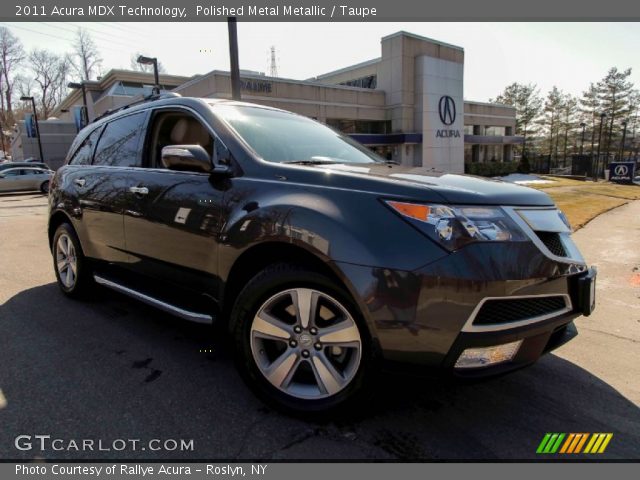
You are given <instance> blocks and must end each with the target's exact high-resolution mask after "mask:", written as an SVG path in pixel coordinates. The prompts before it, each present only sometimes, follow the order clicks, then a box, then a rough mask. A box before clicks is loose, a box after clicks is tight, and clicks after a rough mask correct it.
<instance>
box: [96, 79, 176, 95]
mask: <svg viewBox="0 0 640 480" xmlns="http://www.w3.org/2000/svg"><path fill="white" fill-rule="evenodd" d="M173 88H175V87H174V86H165V85H160V90H161V91H163V92H167V91H169V90H171V89H173ZM152 90H153V85H146V84H142V83H136V82H122V81H120V82H116V83H114V84H113V86H112V87H111V88H110V89H109V90H108V91H107V92H106V93H105V95H123V96H126V97H133V96H135V95H140V94H142V95H151V93H152Z"/></svg>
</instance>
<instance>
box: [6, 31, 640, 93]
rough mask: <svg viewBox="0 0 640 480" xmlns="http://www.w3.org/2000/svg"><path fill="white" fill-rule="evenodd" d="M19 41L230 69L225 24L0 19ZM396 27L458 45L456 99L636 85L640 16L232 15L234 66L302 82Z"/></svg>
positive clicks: (351, 58)
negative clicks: (421, 18)
mask: <svg viewBox="0 0 640 480" xmlns="http://www.w3.org/2000/svg"><path fill="white" fill-rule="evenodd" d="M0 25H3V26H6V27H9V28H10V29H11V30H12V31H13V33H14V34H15V35H16V36H18V37H19V38H20V39H21V40H22V42H23V44H24V46H25V47H26V48H27V49H28V50H30V49H33V48H47V49H50V50H53V51H56V52H58V53H65V52H68V51H70V50H71V48H72V47H71V45H72V43H73V39H74V37H75V32H76V31H77V29H78V27H82V28H85V29H86V30H87V31H89V33H90V34H91V35H92V37H93V39H94V41H95V43H96V44H97V46H98V49H99V51H100V53H101V56H102V58H103V73H106V72H107V71H108V70H109V69H111V68H125V69H128V68H130V62H131V56H132V55H133V54H134V53H135V52H141V53H143V54H145V55H148V56H152V57H158V59H159V60H160V62H161V63H162V64H163V65H164V67H165V69H166V71H167V73H172V74H176V75H187V76H189V75H193V74H198V73H206V72H209V71H211V70H215V69H218V70H228V69H229V46H228V37H227V25H226V23H224V22H212V23H107V22H102V23H97V22H93V23H47V22H38V23H0ZM400 30H405V31H408V32H411V33H415V34H418V35H422V36H426V37H429V38H433V39H435V40H439V41H443V42H446V43H450V44H453V45H458V46H460V47H463V48H464V49H465V72H464V75H465V78H464V96H465V98H466V99H468V100H476V101H488V100H489V99H491V98H494V97H495V96H496V95H498V94H499V93H500V92H501V91H502V90H503V89H504V87H505V86H506V85H508V84H510V83H513V82H521V83H534V84H537V85H538V87H539V89H540V91H541V93H542V94H545V93H546V92H547V91H548V90H549V89H551V87H553V86H554V85H555V86H557V87H558V88H560V89H561V90H563V91H564V92H566V93H571V94H573V95H580V94H581V92H583V91H584V90H585V89H586V88H587V87H588V86H589V83H590V82H596V81H598V80H600V79H601V78H602V77H604V75H605V74H606V73H607V71H608V70H609V68H611V67H614V66H615V67H618V68H619V69H626V68H631V69H632V70H633V74H632V77H631V80H632V81H633V82H634V83H636V85H638V86H639V87H640V23H508V22H505V23H482V22H477V23H444V22H443V23H419V22H414V23H392V22H388V23H382V22H371V23H291V22H289V23H273V22H264V23H253V22H238V43H239V50H240V68H242V69H247V70H257V71H261V72H267V73H268V72H269V64H270V47H271V46H275V48H276V58H277V66H278V76H280V77H285V78H294V79H306V78H310V77H313V76H316V75H319V74H322V73H326V72H329V71H332V70H336V69H339V68H343V67H346V66H349V65H352V64H354V63H358V62H362V61H365V60H369V59H372V58H376V57H379V56H380V39H381V38H382V37H383V36H385V35H389V34H391V33H394V32H397V31H400Z"/></svg>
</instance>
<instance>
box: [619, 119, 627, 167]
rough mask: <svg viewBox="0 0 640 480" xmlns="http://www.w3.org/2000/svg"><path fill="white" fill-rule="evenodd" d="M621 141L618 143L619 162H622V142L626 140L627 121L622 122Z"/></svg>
mask: <svg viewBox="0 0 640 480" xmlns="http://www.w3.org/2000/svg"><path fill="white" fill-rule="evenodd" d="M622 127H623V128H622V141H621V142H620V161H621V162H622V161H624V142H625V140H626V139H627V121H626V120H623V121H622Z"/></svg>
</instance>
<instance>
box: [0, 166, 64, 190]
mask: <svg viewBox="0 0 640 480" xmlns="http://www.w3.org/2000/svg"><path fill="white" fill-rule="evenodd" d="M0 166H1V165H0ZM54 173H55V172H53V171H52V170H48V169H44V168H36V167H13V168H5V169H2V170H0V192H19V191H29V190H40V191H41V192H42V193H49V183H50V181H51V178H52V177H53V174H54Z"/></svg>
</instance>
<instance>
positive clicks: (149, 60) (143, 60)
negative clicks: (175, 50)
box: [138, 55, 160, 95]
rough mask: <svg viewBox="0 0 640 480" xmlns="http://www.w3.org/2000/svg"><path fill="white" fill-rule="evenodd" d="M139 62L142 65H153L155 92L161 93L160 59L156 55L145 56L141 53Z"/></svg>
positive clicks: (156, 93) (155, 93)
mask: <svg viewBox="0 0 640 480" xmlns="http://www.w3.org/2000/svg"><path fill="white" fill-rule="evenodd" d="M138 63H139V64H141V65H153V81H154V82H155V85H154V87H153V94H154V95H160V74H159V73H158V59H157V58H156V57H145V56H144V55H140V56H139V57H138Z"/></svg>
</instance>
